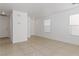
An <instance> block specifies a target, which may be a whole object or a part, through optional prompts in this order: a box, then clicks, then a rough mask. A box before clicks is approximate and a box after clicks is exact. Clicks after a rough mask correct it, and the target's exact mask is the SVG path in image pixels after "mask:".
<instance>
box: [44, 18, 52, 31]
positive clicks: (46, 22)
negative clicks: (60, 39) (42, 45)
mask: <svg viewBox="0 0 79 59" xmlns="http://www.w3.org/2000/svg"><path fill="white" fill-rule="evenodd" d="M50 31H51V20H50V19H47V20H44V32H50Z"/></svg>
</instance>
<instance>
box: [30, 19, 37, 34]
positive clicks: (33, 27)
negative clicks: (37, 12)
mask: <svg viewBox="0 0 79 59" xmlns="http://www.w3.org/2000/svg"><path fill="white" fill-rule="evenodd" d="M35 23H36V20H35V19H34V18H30V35H35V31H36V30H35V26H36V24H35Z"/></svg>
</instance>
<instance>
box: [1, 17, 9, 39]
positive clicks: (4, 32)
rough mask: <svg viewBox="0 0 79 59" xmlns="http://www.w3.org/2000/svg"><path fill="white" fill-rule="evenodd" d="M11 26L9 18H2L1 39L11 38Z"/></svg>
mask: <svg viewBox="0 0 79 59" xmlns="http://www.w3.org/2000/svg"><path fill="white" fill-rule="evenodd" d="M9 24H10V19H9V17H8V16H0V38H1V37H10V35H9V28H10V27H9Z"/></svg>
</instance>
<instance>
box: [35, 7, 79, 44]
mask: <svg viewBox="0 0 79 59" xmlns="http://www.w3.org/2000/svg"><path fill="white" fill-rule="evenodd" d="M73 14H79V7H76V8H74V9H70V10H64V11H61V12H59V13H56V14H52V15H51V16H50V19H52V27H51V28H52V31H51V32H50V33H45V32H44V31H43V29H44V27H43V20H44V19H38V20H37V21H36V23H37V24H36V35H38V36H43V37H47V38H50V39H54V40H58V41H63V42H67V43H72V44H77V45H79V36H74V35H72V33H71V30H70V28H71V27H70V26H69V20H70V16H71V15H73Z"/></svg>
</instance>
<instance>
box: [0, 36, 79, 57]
mask: <svg viewBox="0 0 79 59" xmlns="http://www.w3.org/2000/svg"><path fill="white" fill-rule="evenodd" d="M0 56H79V46H77V45H72V44H67V43H63V42H60V41H55V40H50V39H46V38H42V37H37V36H32V37H31V38H30V39H29V40H28V41H26V42H21V43H16V44H12V43H11V42H10V39H8V38H3V39H0Z"/></svg>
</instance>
